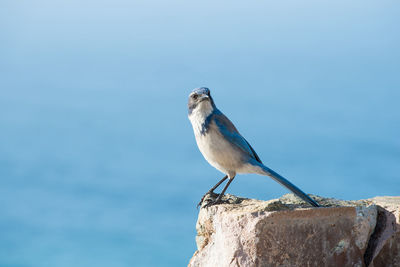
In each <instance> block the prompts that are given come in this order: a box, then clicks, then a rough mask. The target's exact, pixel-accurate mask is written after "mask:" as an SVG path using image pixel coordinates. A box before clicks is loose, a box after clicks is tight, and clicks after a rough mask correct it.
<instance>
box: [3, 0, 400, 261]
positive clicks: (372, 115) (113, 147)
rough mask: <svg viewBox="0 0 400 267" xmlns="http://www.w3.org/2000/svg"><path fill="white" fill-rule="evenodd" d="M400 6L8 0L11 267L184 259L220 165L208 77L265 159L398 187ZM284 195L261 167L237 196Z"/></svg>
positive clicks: (7, 248)
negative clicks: (204, 108)
mask: <svg viewBox="0 0 400 267" xmlns="http://www.w3.org/2000/svg"><path fill="white" fill-rule="evenodd" d="M399 11H400V5H399V4H398V1H344V0H343V1H342V0H340V1H333V2H332V1H331V2H327V1H294V0H293V1H292V0H289V1H174V0H173V1H128V0H115V1H101V0H100V1H99V0H96V1H94V0H89V1H78V0H71V1H58V0H51V1H50V0H40V1H27V0H26V1H23V0H22V1H15V0H5V1H4V0H3V1H1V2H0V90H1V91H0V231H1V233H0V266H19V267H22V266H38V267H39V266H40V267H46V266H49V267H50V266H51V267H53V266H60V267H64V266H65V267H69V266H115V267H124V266H184V265H186V264H187V263H188V261H189V259H190V257H191V255H192V253H193V252H194V251H195V248H196V247H195V240H194V237H195V223H196V219H197V212H198V210H196V204H197V202H198V200H199V199H200V198H201V196H202V195H203V194H204V193H205V192H206V191H207V190H208V189H209V188H210V187H211V186H213V185H214V184H215V183H216V182H217V181H218V180H219V179H220V178H222V176H223V175H222V174H221V173H219V172H218V171H217V170H215V169H213V168H212V167H211V166H209V165H208V163H207V162H206V161H205V160H204V159H203V158H202V156H201V154H200V152H199V151H198V149H197V147H196V144H195V140H194V137H193V133H192V128H191V125H190V122H189V121H188V119H187V110H186V109H187V107H186V103H187V96H188V94H189V93H190V91H191V90H192V89H193V88H195V87H199V86H207V87H210V88H211V90H212V95H213V97H214V99H215V102H216V104H217V106H218V107H219V108H220V109H221V110H222V111H223V112H224V113H225V114H226V115H228V117H229V118H230V119H231V120H232V121H233V122H234V123H235V124H236V126H237V128H238V129H239V131H240V132H241V133H242V134H243V135H244V136H245V137H246V139H247V140H248V141H249V142H250V143H251V144H252V146H253V147H254V148H255V150H256V151H257V153H258V154H259V156H260V157H261V159H262V160H263V161H264V162H265V163H266V165H267V166H269V167H271V168H272V169H274V170H276V171H278V172H280V173H281V174H282V175H284V176H286V177H287V178H288V179H289V180H291V181H292V182H293V183H295V184H296V185H298V186H299V187H300V188H302V189H303V190H304V191H306V192H309V193H314V194H318V195H322V196H327V197H335V198H342V199H360V198H369V197H373V196H376V195H399V193H400V179H399V173H400V164H399V160H400V139H399V135H400V116H399V115H400V113H399V111H400V108H399V99H400V74H399V69H400V49H399V48H400V30H399V25H400V16H399ZM286 192H287V191H286V190H285V189H284V188H282V187H281V186H279V185H278V184H276V183H275V182H273V181H272V180H270V179H268V178H266V177H262V176H256V175H242V176H238V177H237V179H236V180H235V182H234V183H233V184H232V185H231V187H230V189H229V193H233V194H237V195H241V196H245V197H250V198H259V199H271V198H277V197H279V196H281V195H282V194H284V193H286Z"/></svg>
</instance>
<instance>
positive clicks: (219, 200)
mask: <svg viewBox="0 0 400 267" xmlns="http://www.w3.org/2000/svg"><path fill="white" fill-rule="evenodd" d="M222 202H223V201H222V196H221V195H219V196H218V197H217V199H216V200H214V201H210V202H208V203H207V204H205V205H204V206H203V208H208V207H211V206H214V205H217V204H221V203H222Z"/></svg>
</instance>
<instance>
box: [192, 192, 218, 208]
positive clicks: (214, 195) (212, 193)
mask: <svg viewBox="0 0 400 267" xmlns="http://www.w3.org/2000/svg"><path fill="white" fill-rule="evenodd" d="M208 195H210V198H211V199H213V198H214V199H215V197H217V199H218V198H219V194H216V193H214V192H212V191H208V192H207V193H205V195H204V196H203V197H202V198H201V199H200V202H199V203H198V204H197V208H199V207H201V204H203V201H204V199H205V198H206V197H207V196H208ZM217 199H216V200H217ZM216 200H211V201H210V202H209V203H207V204H206V206H207V205H208V204H210V203H213V202H215V201H216ZM215 204H217V203H215ZM212 205H214V204H212ZM206 206H204V207H206Z"/></svg>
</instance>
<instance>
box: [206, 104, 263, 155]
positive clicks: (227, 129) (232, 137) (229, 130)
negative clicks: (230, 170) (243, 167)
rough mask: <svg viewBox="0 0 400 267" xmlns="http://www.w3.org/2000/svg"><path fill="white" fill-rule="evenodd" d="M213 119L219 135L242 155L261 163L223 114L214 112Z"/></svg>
mask: <svg viewBox="0 0 400 267" xmlns="http://www.w3.org/2000/svg"><path fill="white" fill-rule="evenodd" d="M213 119H214V121H215V124H216V125H217V127H218V128H219V130H220V131H221V133H222V134H223V135H224V137H225V138H227V139H228V141H230V142H231V143H232V144H234V145H235V146H236V147H237V148H239V149H240V150H242V151H243V152H244V153H246V154H248V155H249V156H250V157H252V158H254V159H255V160H257V161H258V162H260V163H262V162H261V160H260V158H259V157H258V155H257V153H256V152H255V151H254V149H253V148H252V147H251V145H250V144H249V142H247V141H246V139H244V137H243V136H242V135H241V134H240V133H239V131H238V130H237V129H236V127H235V125H233V123H232V122H231V121H230V120H229V119H228V118H227V117H226V116H225V115H224V114H222V112H220V111H218V112H215V113H214V115H213Z"/></svg>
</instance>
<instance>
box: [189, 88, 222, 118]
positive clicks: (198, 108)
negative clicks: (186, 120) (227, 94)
mask: <svg viewBox="0 0 400 267" xmlns="http://www.w3.org/2000/svg"><path fill="white" fill-rule="evenodd" d="M214 108H215V104H214V100H213V99H212V97H211V94H210V89H208V88H206V87H200V88H196V89H194V90H193V91H192V92H191V93H190V95H189V101H188V109H189V116H190V115H191V114H192V113H193V112H201V113H211V112H212V111H213V110H214Z"/></svg>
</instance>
